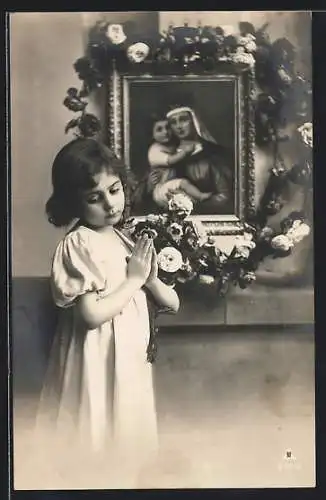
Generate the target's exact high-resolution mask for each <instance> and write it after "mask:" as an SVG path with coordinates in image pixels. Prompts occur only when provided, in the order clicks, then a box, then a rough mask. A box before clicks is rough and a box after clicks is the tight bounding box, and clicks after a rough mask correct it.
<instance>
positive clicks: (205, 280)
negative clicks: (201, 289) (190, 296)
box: [198, 274, 215, 285]
mask: <svg viewBox="0 0 326 500" xmlns="http://www.w3.org/2000/svg"><path fill="white" fill-rule="evenodd" d="M198 279H199V282H200V283H202V284H203V285H212V284H213V283H214V281H215V279H214V278H213V276H210V275H209V274H200V275H199V277H198Z"/></svg>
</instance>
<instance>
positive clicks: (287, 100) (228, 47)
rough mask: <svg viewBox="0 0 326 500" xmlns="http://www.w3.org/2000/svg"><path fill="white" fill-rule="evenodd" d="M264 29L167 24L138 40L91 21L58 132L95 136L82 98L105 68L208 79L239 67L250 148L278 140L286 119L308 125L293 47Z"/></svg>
mask: <svg viewBox="0 0 326 500" xmlns="http://www.w3.org/2000/svg"><path fill="white" fill-rule="evenodd" d="M267 27H268V23H267V24H264V25H263V26H262V27H261V28H259V29H256V28H255V27H254V26H253V25H252V24H251V23H248V22H240V23H239V29H238V33H237V34H234V33H232V31H230V30H229V28H228V27H222V26H217V27H212V26H202V25H201V24H198V25H197V26H196V27H193V26H188V25H187V24H185V25H184V26H176V27H174V26H173V25H171V26H169V28H168V30H166V31H163V32H162V33H157V34H154V35H151V36H144V35H143V34H138V33H136V32H135V30H133V28H132V25H130V23H125V24H124V25H122V24H111V23H109V22H108V21H98V22H97V23H96V24H95V25H94V26H93V27H92V28H91V29H90V30H89V33H88V43H87V48H86V53H85V55H84V56H83V57H80V58H79V59H77V60H76V62H75V63H74V69H75V71H76V73H77V75H78V77H79V79H80V80H81V81H82V86H81V89H80V90H78V89H77V88H75V87H71V88H69V89H68V91H67V95H66V97H65V99H64V105H65V106H66V107H67V108H68V109H70V110H71V111H73V112H75V113H79V115H78V116H77V117H76V118H74V119H72V120H70V121H69V123H68V124H67V126H66V132H68V130H70V129H73V130H74V131H75V134H76V135H81V136H83V137H92V136H95V135H96V134H97V133H98V132H99V131H100V129H101V124H100V122H99V120H98V118H97V117H96V116H95V115H93V114H91V113H87V112H86V109H87V105H88V101H87V98H88V97H89V96H90V94H91V93H92V92H93V91H95V90H96V89H97V88H99V87H101V86H102V85H103V83H104V81H105V80H107V77H108V75H109V74H110V72H111V71H112V68H113V67H116V68H117V69H120V70H126V71H128V70H130V71H134V72H135V71H136V72H140V73H144V72H148V71H149V70H150V71H151V72H153V73H161V74H169V73H177V74H180V73H181V74H182V73H187V72H195V73H196V72H198V73H205V72H206V73H207V72H208V73H209V72H212V71H214V70H216V69H217V68H218V67H219V66H221V65H223V64H232V65H247V66H249V67H251V68H252V69H253V70H254V73H255V82H256V87H257V88H256V98H255V115H256V142H257V144H268V143H271V142H273V141H275V140H276V139H277V137H278V138H279V134H278V129H279V128H281V127H283V126H284V125H285V124H286V122H287V121H289V122H295V123H298V126H300V125H302V124H303V123H305V122H309V121H311V84H310V82H309V81H308V80H307V79H306V77H305V76H304V75H302V74H298V73H297V72H296V70H295V64H294V63H295V54H296V50H295V47H294V46H293V44H292V43H291V42H289V40H287V39H286V38H279V39H277V40H276V41H274V42H273V43H272V42H271V40H270V38H269V35H268V33H267V31H266V29H267Z"/></svg>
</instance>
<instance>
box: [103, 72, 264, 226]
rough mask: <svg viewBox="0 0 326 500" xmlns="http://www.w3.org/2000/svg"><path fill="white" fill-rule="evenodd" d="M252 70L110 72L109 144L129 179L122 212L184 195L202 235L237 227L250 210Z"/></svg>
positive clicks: (141, 211) (159, 207)
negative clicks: (125, 207) (130, 185)
mask: <svg viewBox="0 0 326 500" xmlns="http://www.w3.org/2000/svg"><path fill="white" fill-rule="evenodd" d="M251 84H252V74H251V71H250V69H249V68H248V67H242V68H241V69H240V70H239V67H238V66H237V67H235V66H233V65H227V66H226V69H225V68H224V69H223V71H222V70H221V71H218V72H214V74H200V75H199V74H196V75H194V74H187V75H182V76H180V75H155V74H148V73H147V74H138V75H137V74H122V73H118V72H117V71H113V73H112V75H111V81H110V86H109V89H110V90H109V143H110V147H111V148H112V149H113V150H114V151H115V153H116V154H117V156H118V157H120V158H123V159H124V161H125V163H126V166H127V168H128V169H130V170H131V171H132V173H133V174H134V178H135V185H136V188H135V190H134V192H133V197H132V200H131V205H130V215H131V216H136V217H142V216H145V215H148V214H149V213H163V212H164V211H166V209H167V206H168V201H169V197H170V196H171V194H172V193H175V192H183V193H185V194H187V195H188V196H190V197H191V199H192V201H193V205H194V209H193V213H192V214H193V215H192V217H194V218H200V221H201V222H202V223H203V224H204V225H205V228H206V230H207V231H208V232H209V233H210V234H234V233H237V232H241V231H242V229H243V224H244V222H246V221H247V220H248V219H249V218H250V215H251V214H252V213H253V212H254V210H255V201H254V200H255V171H254V143H255V131H254V120H253V102H252V98H251V96H252V92H251Z"/></svg>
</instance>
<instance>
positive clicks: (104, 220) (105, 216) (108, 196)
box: [80, 170, 125, 229]
mask: <svg viewBox="0 0 326 500" xmlns="http://www.w3.org/2000/svg"><path fill="white" fill-rule="evenodd" d="M94 181H95V182H96V186H95V187H94V188H92V189H89V190H87V191H83V192H82V193H81V197H80V201H81V212H82V214H81V215H82V217H81V219H82V220H83V221H85V223H87V224H88V225H89V226H92V227H94V228H96V229H101V228H104V227H107V226H114V225H115V224H117V223H118V222H119V220H120V219H121V216H122V213H123V210H124V207H125V195H124V190H123V186H122V183H121V180H120V178H119V177H118V176H116V175H115V174H112V173H108V172H106V171H105V170H103V172H101V173H99V174H97V175H95V176H94Z"/></svg>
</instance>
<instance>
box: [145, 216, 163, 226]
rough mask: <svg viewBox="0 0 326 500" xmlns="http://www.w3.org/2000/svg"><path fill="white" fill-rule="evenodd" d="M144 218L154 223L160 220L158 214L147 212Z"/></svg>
mask: <svg viewBox="0 0 326 500" xmlns="http://www.w3.org/2000/svg"><path fill="white" fill-rule="evenodd" d="M146 219H147V221H148V222H150V223H153V224H156V223H157V222H159V221H160V216H159V215H155V214H149V215H148V216H147V217H146Z"/></svg>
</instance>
